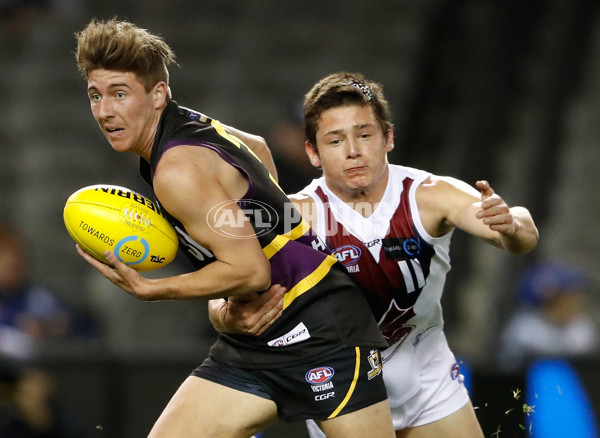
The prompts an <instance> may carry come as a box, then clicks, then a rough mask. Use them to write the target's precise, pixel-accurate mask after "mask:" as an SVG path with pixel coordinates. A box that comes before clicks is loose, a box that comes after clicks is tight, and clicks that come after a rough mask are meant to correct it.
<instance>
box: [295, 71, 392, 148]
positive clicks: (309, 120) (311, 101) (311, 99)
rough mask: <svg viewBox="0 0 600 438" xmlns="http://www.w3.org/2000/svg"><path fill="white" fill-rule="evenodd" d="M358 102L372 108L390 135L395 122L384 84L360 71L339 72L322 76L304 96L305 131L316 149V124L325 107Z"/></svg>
mask: <svg viewBox="0 0 600 438" xmlns="http://www.w3.org/2000/svg"><path fill="white" fill-rule="evenodd" d="M357 104H358V105H370V106H371V107H372V108H373V111H374V112H375V116H376V117H377V121H378V122H379V124H380V125H381V129H383V132H384V135H385V137H386V138H387V136H388V130H389V129H391V128H393V124H392V122H391V112H390V105H389V103H388V102H387V100H386V99H385V96H384V95H383V86H382V85H381V84H378V83H377V82H373V81H370V80H368V79H366V78H365V77H364V76H363V75H362V74H361V73H350V72H339V73H333V74H331V75H329V76H326V77H324V78H323V79H321V80H320V81H319V82H317V83H316V84H315V85H314V86H313V87H312V88H311V89H310V91H309V92H308V93H306V95H305V97H304V132H305V136H306V140H308V142H309V143H310V144H311V146H312V147H313V149H315V150H316V149H317V142H316V134H317V126H318V123H319V118H320V117H321V114H322V113H323V111H325V110H328V109H330V108H336V107H339V106H345V105H357Z"/></svg>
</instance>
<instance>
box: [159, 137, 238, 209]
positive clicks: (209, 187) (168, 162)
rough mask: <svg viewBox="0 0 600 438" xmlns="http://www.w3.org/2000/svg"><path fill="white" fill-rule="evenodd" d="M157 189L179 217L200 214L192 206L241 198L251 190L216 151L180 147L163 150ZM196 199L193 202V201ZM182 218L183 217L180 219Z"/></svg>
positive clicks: (164, 203)
mask: <svg viewBox="0 0 600 438" xmlns="http://www.w3.org/2000/svg"><path fill="white" fill-rule="evenodd" d="M153 184H154V191H155V192H156V194H157V196H158V198H159V199H160V200H161V202H162V204H163V205H164V206H165V208H166V209H167V210H168V211H171V213H172V214H174V215H175V216H176V217H177V215H176V214H175V212H179V213H180V214H181V215H182V216H187V215H188V214H193V213H197V211H195V209H193V207H196V208H201V206H202V204H206V205H214V204H215V203H218V202H220V201H222V200H223V199H239V198H241V197H242V196H243V195H244V194H245V193H246V191H247V189H248V182H247V180H246V179H245V177H244V176H243V175H242V174H241V173H240V172H239V171H238V170H237V169H236V168H234V167H233V166H232V165H230V164H229V163H228V162H226V161H225V160H223V159H222V158H221V157H220V156H219V154H217V153H216V152H214V151H212V150H210V149H207V148H203V147H197V146H178V147H175V148H172V149H169V150H168V151H166V152H165V153H164V155H163V156H162V158H161V160H160V162H159V163H158V166H157V168H156V173H155V175H154V180H153ZM191 200H193V202H190V201H191ZM180 220H181V218H180Z"/></svg>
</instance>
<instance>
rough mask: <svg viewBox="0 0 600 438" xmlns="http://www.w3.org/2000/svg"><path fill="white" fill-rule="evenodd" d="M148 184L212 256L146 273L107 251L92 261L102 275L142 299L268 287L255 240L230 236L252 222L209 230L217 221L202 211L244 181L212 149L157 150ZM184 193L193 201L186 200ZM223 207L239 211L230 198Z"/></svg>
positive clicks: (238, 192) (242, 188) (234, 194)
mask: <svg viewBox="0 0 600 438" xmlns="http://www.w3.org/2000/svg"><path fill="white" fill-rule="evenodd" d="M154 188H155V191H156V194H157V196H158V197H159V199H161V201H162V204H163V206H164V208H165V209H166V210H167V211H169V212H170V213H171V214H172V215H174V216H175V217H177V218H178V219H179V220H180V221H181V222H182V223H183V225H184V226H185V227H186V230H187V231H188V233H189V235H190V236H191V237H192V238H194V239H195V240H197V241H198V243H200V244H201V245H203V246H205V247H206V248H208V249H210V250H211V251H212V252H213V253H214V255H215V258H216V259H217V260H216V261H215V262H214V263H211V264H210V265H208V266H206V267H205V268H203V269H201V270H198V271H195V272H191V273H187V274H183V275H178V276H174V277H168V278H160V279H148V278H145V277H143V276H141V275H140V274H139V273H138V272H137V271H135V270H133V269H131V268H130V267H128V266H126V265H124V264H123V263H121V262H120V261H119V260H118V259H117V257H116V256H115V255H114V254H113V253H110V254H108V257H107V262H108V263H109V265H110V266H108V269H106V268H107V267H106V266H103V267H102V266H97V265H96V264H95V265H94V266H95V267H96V268H97V269H99V270H100V272H101V273H102V274H103V275H105V276H106V277H107V278H109V279H110V280H111V281H112V282H113V283H115V284H117V285H118V286H120V287H121V288H122V289H124V290H125V291H127V292H129V293H130V294H132V295H134V296H135V297H137V298H140V299H143V300H161V299H194V298H205V299H211V298H220V297H226V296H232V295H244V294H249V293H254V292H256V291H262V290H265V289H267V288H268V287H269V285H270V279H271V277H270V267H269V264H268V261H267V259H266V257H265V256H264V254H263V252H262V249H261V247H260V244H259V242H258V240H257V239H247V238H239V239H236V238H235V236H236V235H237V236H248V235H249V234H252V233H253V229H252V225H251V224H250V223H248V221H243V223H240V224H237V223H236V224H234V226H231V224H219V226H221V227H227V229H222V231H224V232H225V233H226V234H227V235H228V236H231V237H225V236H223V235H221V234H219V233H217V232H216V231H215V230H214V228H215V227H216V225H217V224H215V223H212V222H211V218H210V216H209V215H208V212H209V210H210V209H211V208H212V207H213V206H214V205H217V204H219V203H220V202H225V201H230V200H233V199H239V198H240V197H242V196H243V195H244V193H245V192H246V190H247V188H248V183H247V181H246V180H245V179H244V178H243V176H242V175H241V174H240V173H239V172H238V171H237V170H236V169H234V168H233V167H232V166H230V165H229V164H227V163H226V162H225V161H223V160H222V159H220V158H219V157H218V156H217V155H216V153H214V152H212V151H209V150H207V149H204V148H198V147H185V146H180V147H177V148H174V149H171V150H169V151H167V152H166V153H165V155H164V156H163V158H162V160H161V162H160V164H159V166H158V169H157V172H156V175H155V179H154ZM190 199H194V200H197V202H189V200H190ZM227 208H229V209H231V214H232V216H231V217H240V216H239V215H242V214H243V213H242V212H241V211H238V210H239V207H238V206H237V204H236V203H229V204H227ZM238 225H239V226H238ZM86 259H87V258H86ZM88 261H89V262H90V263H91V261H90V260H88ZM100 264H101V263H100Z"/></svg>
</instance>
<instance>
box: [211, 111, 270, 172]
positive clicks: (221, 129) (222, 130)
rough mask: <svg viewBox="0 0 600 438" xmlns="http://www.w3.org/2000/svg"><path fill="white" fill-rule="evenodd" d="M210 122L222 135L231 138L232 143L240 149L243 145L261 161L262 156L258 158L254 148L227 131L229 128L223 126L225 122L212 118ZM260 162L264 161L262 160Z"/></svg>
mask: <svg viewBox="0 0 600 438" xmlns="http://www.w3.org/2000/svg"><path fill="white" fill-rule="evenodd" d="M210 124H211V126H212V127H213V128H215V131H217V133H218V134H219V135H220V136H221V137H223V138H225V139H227V140H229V141H230V142H231V143H233V144H234V145H236V146H237V147H238V148H240V149H241V148H242V146H244V147H245V148H246V150H247V151H248V152H250V153H251V154H252V155H254V158H256V159H257V160H258V161H260V158H258V155H256V154H255V153H254V151H253V150H252V149H250V148H249V147H248V146H246V145H245V144H244V142H243V141H241V140H240V139H239V138H237V137H236V136H235V135H233V134H231V133H229V132H227V130H226V129H225V127H224V126H223V124H222V123H221V122H219V121H218V120H211V121H210ZM260 162H261V163H262V161H260Z"/></svg>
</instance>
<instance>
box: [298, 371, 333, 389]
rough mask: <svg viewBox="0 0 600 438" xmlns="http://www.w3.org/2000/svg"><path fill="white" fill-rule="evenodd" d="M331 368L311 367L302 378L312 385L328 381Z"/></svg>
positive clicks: (331, 374) (330, 375) (331, 376)
mask: <svg viewBox="0 0 600 438" xmlns="http://www.w3.org/2000/svg"><path fill="white" fill-rule="evenodd" d="M333 374H334V371H333V368H331V367H319V368H313V369H312V370H310V371H308V372H307V373H306V375H305V376H304V378H305V379H306V381H307V382H308V383H312V384H313V385H317V384H323V383H327V382H329V381H330V380H331V379H332V378H333Z"/></svg>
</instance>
